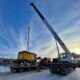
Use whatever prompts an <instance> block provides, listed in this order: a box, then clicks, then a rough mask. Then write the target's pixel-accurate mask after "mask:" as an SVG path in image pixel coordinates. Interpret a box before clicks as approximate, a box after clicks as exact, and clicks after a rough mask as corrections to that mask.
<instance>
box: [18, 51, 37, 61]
mask: <svg viewBox="0 0 80 80" xmlns="http://www.w3.org/2000/svg"><path fill="white" fill-rule="evenodd" d="M18 59H20V60H27V61H36V59H37V55H36V54H35V53H32V52H27V51H21V52H19V53H18Z"/></svg>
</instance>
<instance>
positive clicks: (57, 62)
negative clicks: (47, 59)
mask: <svg viewBox="0 0 80 80" xmlns="http://www.w3.org/2000/svg"><path fill="white" fill-rule="evenodd" d="M30 5H31V6H32V7H33V8H34V10H35V11H36V12H37V14H38V15H39V17H40V18H41V20H42V21H43V23H44V24H45V25H46V27H47V28H48V29H49V31H50V32H51V34H52V35H53V37H54V38H55V41H56V46H57V50H58V58H53V61H52V62H51V64H50V72H51V73H56V72H58V73H61V74H64V75H66V74H68V73H70V72H71V71H72V70H74V69H75V68H76V67H80V64H79V63H78V62H77V61H75V59H74V57H75V56H74V55H76V54H75V53H71V52H70V51H69V49H68V48H67V47H66V45H65V43H64V42H63V41H62V40H61V38H60V37H59V36H58V34H57V33H56V32H55V30H54V29H53V28H52V27H51V26H50V24H49V23H48V21H47V20H46V18H45V17H44V16H43V15H42V14H41V12H40V11H39V10H38V9H37V7H36V6H35V5H34V3H31V4H30ZM57 43H59V44H60V46H61V47H62V48H63V50H64V51H65V52H64V53H62V54H60V53H59V48H58V44H57Z"/></svg>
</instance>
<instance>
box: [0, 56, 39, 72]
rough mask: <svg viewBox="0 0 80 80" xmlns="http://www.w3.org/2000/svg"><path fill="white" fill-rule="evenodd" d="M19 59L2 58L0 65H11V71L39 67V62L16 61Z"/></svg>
mask: <svg viewBox="0 0 80 80" xmlns="http://www.w3.org/2000/svg"><path fill="white" fill-rule="evenodd" d="M19 61H20V60H19V59H8V58H0V66H5V67H10V71H11V72H22V71H30V70H35V69H37V67H38V65H37V64H24V63H20V64H18V63H16V62H19Z"/></svg>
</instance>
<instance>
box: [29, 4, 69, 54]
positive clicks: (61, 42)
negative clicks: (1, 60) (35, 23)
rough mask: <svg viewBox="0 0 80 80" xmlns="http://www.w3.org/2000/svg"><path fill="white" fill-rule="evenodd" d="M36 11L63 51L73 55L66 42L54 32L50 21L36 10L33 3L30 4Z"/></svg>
mask: <svg viewBox="0 0 80 80" xmlns="http://www.w3.org/2000/svg"><path fill="white" fill-rule="evenodd" d="M30 5H31V6H32V7H33V8H34V9H35V11H36V12H37V14H38V15H39V17H40V18H41V19H42V21H43V22H44V24H45V25H46V27H47V28H48V29H49V31H50V32H51V33H52V35H53V37H54V38H55V39H56V40H57V41H58V43H59V44H60V46H61V47H62V48H63V50H64V51H65V52H66V53H71V52H70V51H69V49H68V48H67V47H66V45H65V44H64V42H63V41H62V40H61V39H60V37H59V36H58V34H57V33H56V32H55V31H54V29H53V28H52V27H51V25H50V24H49V23H48V21H47V20H46V18H45V17H44V16H43V15H42V14H41V12H40V11H39V10H38V9H37V8H36V6H35V5H34V4H33V3H31V4H30Z"/></svg>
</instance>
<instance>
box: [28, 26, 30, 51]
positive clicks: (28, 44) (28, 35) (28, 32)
mask: <svg viewBox="0 0 80 80" xmlns="http://www.w3.org/2000/svg"><path fill="white" fill-rule="evenodd" d="M29 40H30V27H28V37H27V50H28V51H29Z"/></svg>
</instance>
